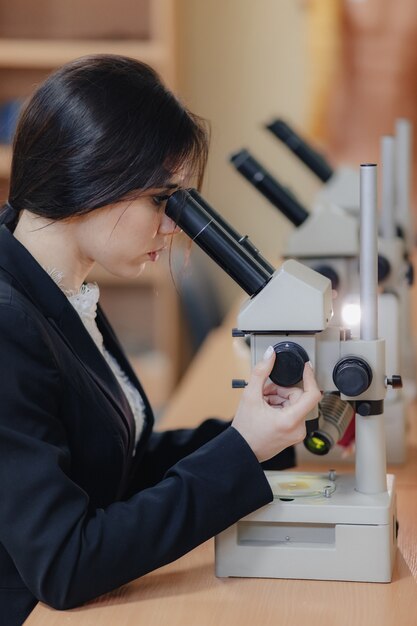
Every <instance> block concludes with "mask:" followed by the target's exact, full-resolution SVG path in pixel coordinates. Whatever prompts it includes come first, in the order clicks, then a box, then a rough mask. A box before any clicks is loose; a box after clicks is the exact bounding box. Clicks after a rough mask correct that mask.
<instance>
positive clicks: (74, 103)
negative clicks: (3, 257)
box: [6, 55, 208, 220]
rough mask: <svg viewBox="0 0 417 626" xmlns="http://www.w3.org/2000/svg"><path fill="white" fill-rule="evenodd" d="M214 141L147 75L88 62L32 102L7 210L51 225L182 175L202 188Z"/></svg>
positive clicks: (109, 59) (104, 61)
mask: <svg viewBox="0 0 417 626" xmlns="http://www.w3.org/2000/svg"><path fill="white" fill-rule="evenodd" d="M207 150H208V133H207V129H206V127H205V124H204V123H203V121H202V120H201V119H200V118H198V117H197V116H195V115H193V114H192V113H190V112H189V111H188V110H187V109H186V108H185V107H184V106H183V105H182V104H181V103H180V102H179V101H178V100H177V98H176V97H175V96H174V95H173V94H172V93H171V92H170V91H169V90H168V89H167V88H166V87H165V86H164V85H163V84H162V82H161V80H160V78H159V76H158V75H157V74H156V72H155V71H154V70H153V69H152V68H150V67H149V66H148V65H146V64H144V63H141V62H139V61H136V60H134V59H130V58H127V57H120V56H115V55H97V56H89V57H82V58H80V59H77V60H75V61H73V62H71V63H68V64H66V65H64V66H63V67H61V68H60V69H59V70H57V71H56V72H54V73H53V74H51V76H49V78H47V80H46V81H45V82H44V83H42V84H41V85H40V86H39V87H38V89H37V90H36V91H35V93H34V94H33V96H32V97H31V98H30V100H29V101H28V102H27V104H26V106H25V108H24V110H23V111H22V114H21V116H20V119H19V123H18V126H17V130H16V134H15V139H14V144H13V160H12V168H11V177H10V193H9V201H8V203H6V207H7V206H8V208H9V209H12V210H13V211H14V212H15V213H17V212H19V211H21V210H22V209H27V210H29V211H31V212H33V213H35V214H37V215H40V216H43V217H47V218H51V219H54V220H57V219H63V218H66V217H69V216H73V215H80V214H84V213H88V212H89V211H92V210H93V209H96V208H98V207H101V206H105V205H107V204H111V203H113V202H117V201H119V200H120V199H122V198H123V197H124V196H127V195H130V194H132V192H133V193H135V192H136V193H138V194H139V193H140V191H142V190H145V189H149V188H153V187H164V186H166V185H167V183H168V182H169V181H170V179H171V178H172V176H173V174H175V173H176V172H178V171H179V170H181V171H182V170H183V169H184V170H185V171H186V172H188V173H190V174H191V175H194V176H196V177H197V179H198V183H200V182H201V179H202V176H203V173H204V167H205V164H206V160H207Z"/></svg>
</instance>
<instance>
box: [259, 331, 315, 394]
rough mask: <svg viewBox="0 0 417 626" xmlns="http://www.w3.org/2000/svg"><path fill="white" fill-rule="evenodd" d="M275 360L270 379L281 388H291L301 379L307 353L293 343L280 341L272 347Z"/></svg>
mask: <svg viewBox="0 0 417 626" xmlns="http://www.w3.org/2000/svg"><path fill="white" fill-rule="evenodd" d="M274 350H275V354H276V359H275V364H274V367H273V369H272V372H271V373H270V375H269V377H270V379H271V380H272V381H273V382H274V383H275V384H276V385H281V387H292V386H293V385H296V384H297V383H299V382H300V380H302V379H303V372H304V364H305V363H306V362H307V361H308V360H309V358H308V354H307V352H306V351H305V350H304V348H302V347H301V346H299V345H298V344H297V343H294V342H293V341H281V342H280V343H277V344H275V346H274Z"/></svg>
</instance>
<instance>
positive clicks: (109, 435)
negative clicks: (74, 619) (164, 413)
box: [0, 225, 294, 626]
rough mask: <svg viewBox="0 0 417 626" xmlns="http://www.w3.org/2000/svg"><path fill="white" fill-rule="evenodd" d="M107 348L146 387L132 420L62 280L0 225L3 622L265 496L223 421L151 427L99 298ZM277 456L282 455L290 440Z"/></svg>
mask: <svg viewBox="0 0 417 626" xmlns="http://www.w3.org/2000/svg"><path fill="white" fill-rule="evenodd" d="M97 323H98V326H99V328H100V331H101V332H102V334H103V337H104V343H105V345H106V347H107V349H108V350H109V351H110V352H111V353H112V354H113V356H114V357H115V358H116V359H117V361H118V362H119V364H120V365H121V367H122V368H123V370H124V371H125V373H126V374H127V375H128V376H129V377H130V380H131V381H132V382H133V384H134V385H136V387H137V388H138V389H139V391H140V393H141V394H142V396H143V397H144V399H145V406H146V420H145V426H144V431H143V434H142V436H141V438H140V441H139V443H138V444H137V448H136V453H135V455H133V451H134V421H133V416H132V413H131V410H130V407H129V405H128V403H127V401H126V398H125V396H124V394H123V392H122V390H121V389H120V387H119V385H118V383H117V381H116V379H115V378H114V376H113V374H112V372H111V370H110V369H109V367H108V366H107V364H106V362H105V360H104V359H103V357H102V355H101V354H100V352H99V350H98V349H97V347H96V345H95V344H94V342H93V340H92V339H91V337H90V335H89V334H88V332H87V331H86V329H85V328H84V325H83V323H82V322H81V320H80V318H79V316H78V314H77V312H76V311H75V309H74V308H73V307H72V306H71V304H70V303H69V302H68V300H67V298H66V297H65V295H64V294H63V293H62V292H61V290H60V289H59V287H58V286H57V285H56V284H55V283H54V282H53V280H52V279H51V278H50V277H49V276H48V274H47V273H46V272H45V271H44V270H43V269H42V268H41V267H40V265H39V264H38V263H37V262H36V261H35V259H34V258H33V257H32V256H31V255H30V254H29V252H28V251H27V250H26V248H24V247H23V246H22V245H21V244H20V243H19V242H18V241H17V240H16V239H15V238H14V236H13V234H12V233H11V232H10V230H9V229H8V227H7V226H5V225H3V226H1V227H0V624H1V625H4V626H6V625H7V626H13V625H14V624H21V623H22V621H23V620H24V619H25V617H26V616H27V615H28V613H29V612H30V611H31V609H32V608H33V606H34V605H35V603H36V601H37V600H42V601H43V602H46V603H47V604H49V605H51V606H53V607H55V608H59V609H65V608H69V607H74V606H76V605H79V604H81V603H83V602H85V601H87V600H89V599H92V598H94V597H96V596H98V595H100V594H103V593H105V592H107V591H110V590H112V589H114V588H116V587H118V586H120V585H123V584H125V583H127V582H128V581H131V580H133V579H135V578H137V577H139V576H141V575H143V574H145V573H147V572H149V571H151V570H154V569H155V568H158V567H160V566H162V565H164V564H166V563H168V562H170V561H173V560H175V559H177V558H178V557H180V556H181V555H183V554H184V553H186V552H187V551H189V550H191V549H192V548H194V547H195V546H197V545H198V544H200V543H202V542H204V541H205V540H207V539H208V538H210V537H212V536H213V535H215V534H216V533H218V532H220V531H222V530H223V529H225V528H226V527H228V526H229V525H231V524H232V523H234V522H236V521H237V520H238V519H239V518H241V517H242V516H244V515H247V514H248V513H250V512H252V511H253V510H255V509H257V508H259V507H261V506H263V505H265V504H266V503H267V502H269V501H271V499H272V493H271V490H270V488H269V486H268V483H267V481H266V479H265V477H264V474H263V471H262V468H261V466H260V465H259V463H258V462H257V459H256V457H255V456H254V454H253V453H252V451H251V449H250V448H249V446H248V445H247V444H246V442H245V440H244V439H243V438H242V437H241V436H240V435H239V433H238V432H237V431H236V430H235V429H234V428H230V427H228V424H227V423H225V422H221V421H219V420H207V421H206V422H204V423H203V424H202V425H201V426H200V427H199V428H196V429H194V430H191V429H184V430H177V431H167V432H164V433H156V432H152V426H153V416H152V411H151V408H150V406H149V403H148V401H147V399H146V396H145V393H144V391H143V389H142V387H141V385H140V383H139V381H138V380H137V378H136V376H135V374H134V372H133V370H132V368H131V367H130V365H129V363H128V361H127V360H126V357H125V355H124V353H123V350H122V348H121V346H120V344H119V342H118V340H117V338H116V336H115V334H114V332H113V331H112V328H111V327H110V325H109V323H108V321H107V320H106V318H105V316H104V314H103V312H102V311H101V310H100V308H99V311H98V317H97ZM277 458H278V462H276V463H275V466H276V467H279V468H285V467H290V466H292V465H293V463H294V457H293V451H292V450H288V451H285V452H284V453H283V454H281V455H279V457H277Z"/></svg>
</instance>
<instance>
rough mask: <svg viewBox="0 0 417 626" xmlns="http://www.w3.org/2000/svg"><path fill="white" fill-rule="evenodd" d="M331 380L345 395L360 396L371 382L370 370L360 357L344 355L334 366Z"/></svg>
mask: <svg viewBox="0 0 417 626" xmlns="http://www.w3.org/2000/svg"><path fill="white" fill-rule="evenodd" d="M333 382H334V384H335V385H336V387H337V388H338V389H339V391H340V392H341V393H343V394H344V395H345V396H350V397H355V396H360V394H361V393H363V392H364V391H366V390H367V389H368V387H369V386H370V384H371V382H372V370H371V368H370V367H369V365H368V363H367V362H366V361H365V360H364V359H362V358H361V357H357V356H354V357H344V358H343V359H341V360H340V361H339V362H338V363H336V365H335V367H334V370H333Z"/></svg>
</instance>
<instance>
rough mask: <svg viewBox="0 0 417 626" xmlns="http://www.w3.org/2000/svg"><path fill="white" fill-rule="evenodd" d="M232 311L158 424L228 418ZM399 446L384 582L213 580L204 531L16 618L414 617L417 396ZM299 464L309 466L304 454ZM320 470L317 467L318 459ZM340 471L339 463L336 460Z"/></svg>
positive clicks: (386, 625) (173, 621)
mask: <svg viewBox="0 0 417 626" xmlns="http://www.w3.org/2000/svg"><path fill="white" fill-rule="evenodd" d="M232 320H233V315H231V316H229V318H228V319H227V320H226V321H225V323H224V324H223V325H222V326H221V327H220V328H219V329H217V330H215V331H214V332H212V333H211V334H210V335H209V337H208V338H207V340H206V342H205V343H204V345H203V347H202V349H201V350H200V352H199V354H198V355H197V356H196V358H195V360H194V361H193V363H192V365H191V367H190V369H189V371H188V372H187V375H186V376H185V378H184V379H183V381H182V383H181V384H180V386H179V388H178V390H177V392H176V394H175V395H174V397H173V399H172V402H171V403H170V407H169V410H168V411H167V412H166V414H165V415H164V417H163V420H162V423H161V427H163V428H176V427H182V426H192V425H195V424H197V423H198V422H200V421H201V420H203V419H204V418H205V417H209V416H221V417H225V418H228V417H231V416H232V415H233V412H234V410H235V408H236V406H237V403H238V400H239V394H240V393H241V391H240V390H232V389H231V385H230V380H231V379H232V378H245V377H247V374H248V367H249V364H248V354H247V349H246V346H244V345H243V344H242V342H241V341H240V340H238V339H234V340H232V339H231V335H230V329H231V326H232ZM408 441H409V450H408V459H407V463H406V464H405V465H404V466H401V467H400V466H396V467H393V468H389V471H390V472H392V473H395V474H396V476H397V490H398V519H399V524H400V532H399V537H398V550H397V556H396V563H395V567H394V574H393V580H392V582H391V583H390V584H375V583H353V582H340V581H336V582H334V581H331V582H329V581H309V580H277V579H247V578H227V579H218V578H216V577H215V575H214V547H213V540H210V541H208V542H206V543H205V544H203V545H201V546H199V547H198V548H196V549H195V550H193V551H191V552H190V553H189V554H187V555H185V556H184V557H182V558H181V559H179V560H177V561H175V562H174V563H171V564H170V565H167V566H165V567H163V568H160V569H158V570H157V571H155V572H152V573H151V574H148V575H146V576H144V577H142V578H140V579H138V580H136V581H134V582H132V583H130V584H129V585H125V586H124V587H121V588H120V589H118V590H116V591H114V592H112V593H109V594H107V595H105V596H102V597H100V598H98V599H97V600H95V601H93V602H90V603H88V604H86V605H84V606H83V607H81V608H77V609H72V610H69V611H55V610H53V609H50V608H49V607H47V606H45V605H43V604H42V603H39V604H38V605H37V606H36V607H35V609H34V611H33V612H32V613H31V615H30V616H29V618H28V619H27V620H26V622H25V625H26V626H63V625H64V624H65V625H66V626H69V625H74V626H75V625H77V626H101V625H111V626H115V625H117V626H133V625H138V624H144V625H146V626H157V625H158V626H160V625H161V624H163V623H165V622H166V623H169V625H170V626H176V625H178V626H187V624H193V626H194V625H198V626H234V625H239V626H246V625H247V626H254V624H255V625H257V624H262V626H269V625H271V626H277V625H278V624H279V626H286V625H291V626H301V625H304V624H308V625H309V626H316V625H317V626H318V625H320V626H335V625H337V626H365V625H366V626H369V625H370V624H377V625H378V626H393V624H398V625H399V626H408V625H410V626H415V625H416V624H417V521H416V520H417V404H414V405H412V406H411V407H410V411H409V434H408ZM300 467H302V469H305V470H314V469H316V470H317V469H318V468H317V465H314V464H313V463H312V464H310V465H306V464H303V465H302V466H300ZM320 469H323V466H321V468H319V471H320ZM336 469H340V471H349V467H346V465H344V466H343V467H341V468H337V467H336Z"/></svg>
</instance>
